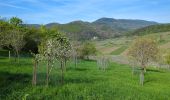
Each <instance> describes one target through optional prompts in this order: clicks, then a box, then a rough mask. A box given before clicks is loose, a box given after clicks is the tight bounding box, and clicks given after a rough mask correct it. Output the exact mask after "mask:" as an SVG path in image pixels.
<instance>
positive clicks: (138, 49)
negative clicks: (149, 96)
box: [128, 38, 159, 85]
mask: <svg viewBox="0 0 170 100" xmlns="http://www.w3.org/2000/svg"><path fill="white" fill-rule="evenodd" d="M158 51H159V50H158V46H157V43H156V41H154V40H152V39H149V38H139V39H137V40H135V41H134V43H133V44H132V46H131V47H130V49H129V51H128V55H129V56H130V57H131V58H133V59H134V60H135V61H136V62H137V63H139V65H140V66H141V74H140V84H141V85H143V83H144V72H146V66H147V64H148V63H149V62H150V61H154V60H156V58H157V54H158Z"/></svg>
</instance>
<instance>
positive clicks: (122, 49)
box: [111, 46, 127, 55]
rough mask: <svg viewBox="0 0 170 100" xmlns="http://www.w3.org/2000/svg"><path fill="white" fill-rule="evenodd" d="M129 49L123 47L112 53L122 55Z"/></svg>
mask: <svg viewBox="0 0 170 100" xmlns="http://www.w3.org/2000/svg"><path fill="white" fill-rule="evenodd" d="M126 49H127V46H121V47H119V48H118V49H116V50H114V51H113V52H111V55H120V54H121V53H122V52H123V51H125V50H126Z"/></svg>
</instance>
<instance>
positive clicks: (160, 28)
mask: <svg viewBox="0 0 170 100" xmlns="http://www.w3.org/2000/svg"><path fill="white" fill-rule="evenodd" d="M168 31H170V24H158V25H151V26H147V27H143V28H140V29H137V30H135V31H133V32H130V33H128V35H146V34H151V33H158V32H168Z"/></svg>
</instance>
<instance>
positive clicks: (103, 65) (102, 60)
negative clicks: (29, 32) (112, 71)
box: [97, 56, 110, 71]
mask: <svg viewBox="0 0 170 100" xmlns="http://www.w3.org/2000/svg"><path fill="white" fill-rule="evenodd" d="M109 62H110V60H109V58H108V57H106V56H99V57H97V66H98V67H99V69H101V70H104V71H105V70H106V69H107V68H108V66H109Z"/></svg>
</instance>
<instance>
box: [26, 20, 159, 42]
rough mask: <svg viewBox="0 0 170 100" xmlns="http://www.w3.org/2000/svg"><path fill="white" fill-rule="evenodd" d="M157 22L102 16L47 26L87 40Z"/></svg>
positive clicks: (110, 36) (114, 35) (122, 33)
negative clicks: (90, 19)
mask: <svg viewBox="0 0 170 100" xmlns="http://www.w3.org/2000/svg"><path fill="white" fill-rule="evenodd" d="M156 24H158V23H157V22H152V21H145V20H130V19H113V18H101V19H98V20H96V21H94V22H84V21H73V22H70V23H67V24H59V23H49V24H46V25H45V26H46V27H48V28H57V29H58V30H60V31H63V32H66V33H67V34H69V36H70V37H71V38H76V39H79V40H86V39H91V38H93V37H98V38H101V39H105V38H112V37H116V36H120V35H124V34H125V33H127V32H128V31H134V30H135V29H139V28H142V27H146V26H149V25H156ZM29 26H35V27H40V25H38V24H30V25H29Z"/></svg>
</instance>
